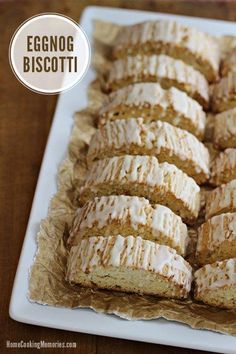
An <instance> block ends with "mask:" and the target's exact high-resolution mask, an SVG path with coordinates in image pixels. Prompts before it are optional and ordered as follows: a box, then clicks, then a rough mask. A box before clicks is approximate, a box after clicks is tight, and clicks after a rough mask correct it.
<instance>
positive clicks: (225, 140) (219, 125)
mask: <svg viewBox="0 0 236 354" xmlns="http://www.w3.org/2000/svg"><path fill="white" fill-rule="evenodd" d="M214 144H215V146H216V147H218V148H221V149H227V148H236V107H235V108H233V109H229V110H228V111H225V112H222V113H219V114H216V116H215V129H214Z"/></svg>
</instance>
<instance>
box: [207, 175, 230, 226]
mask: <svg viewBox="0 0 236 354" xmlns="http://www.w3.org/2000/svg"><path fill="white" fill-rule="evenodd" d="M230 211H231V212H234V211H235V212H236V179H234V180H232V181H230V182H229V183H227V184H222V185H221V186H220V187H218V188H215V189H214V190H213V191H211V192H209V193H208V194H207V196H206V219H209V218H210V217H212V216H214V215H218V214H222V213H228V212H230Z"/></svg>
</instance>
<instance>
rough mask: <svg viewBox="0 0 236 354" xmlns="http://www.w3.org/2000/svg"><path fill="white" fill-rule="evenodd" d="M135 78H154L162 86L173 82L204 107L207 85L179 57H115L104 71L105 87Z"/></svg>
mask: <svg viewBox="0 0 236 354" xmlns="http://www.w3.org/2000/svg"><path fill="white" fill-rule="evenodd" d="M137 82H158V83H160V85H161V86H162V87H163V88H164V89H169V88H170V87H171V86H174V87H176V88H178V89H180V90H182V91H185V92H186V93H187V94H188V95H189V96H191V97H192V98H193V99H195V100H197V101H198V102H199V103H200V104H201V105H202V106H203V107H204V108H206V109H207V108H208V104H209V92H208V90H209V87H208V83H207V81H206V79H205V77H204V76H203V75H202V74H201V73H200V72H199V71H197V70H195V69H194V68H193V67H192V66H190V65H187V64H185V63H184V62H183V61H181V60H177V59H173V58H171V57H169V56H167V55H151V56H147V55H136V56H134V57H131V56H128V57H126V58H125V59H119V60H116V61H115V62H114V63H113V64H112V67H111V70H110V72H109V74H108V79H107V84H106V88H107V90H108V91H115V90H117V89H119V88H122V87H124V86H127V85H129V84H134V83H137Z"/></svg>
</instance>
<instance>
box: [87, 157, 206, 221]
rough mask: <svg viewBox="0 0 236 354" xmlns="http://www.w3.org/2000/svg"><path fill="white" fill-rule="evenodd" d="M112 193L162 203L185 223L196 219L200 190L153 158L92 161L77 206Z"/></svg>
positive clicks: (169, 166) (185, 176) (189, 179)
mask: <svg viewBox="0 0 236 354" xmlns="http://www.w3.org/2000/svg"><path fill="white" fill-rule="evenodd" d="M114 194H117V195H121V194H124V195H136V196H139V197H145V198H147V199H149V200H150V202H151V203H152V204H163V205H165V206H167V207H169V208H170V209H171V210H172V211H173V212H175V213H176V214H177V215H180V216H181V217H182V218H183V220H184V221H185V222H186V223H191V222H193V221H194V220H195V219H196V218H197V216H198V213H199V208H200V188H199V186H198V185H197V184H196V182H195V181H194V179H192V178H191V177H188V176H187V175H186V174H185V173H184V172H182V171H181V170H179V169H178V168H177V167H176V166H174V165H171V164H168V163H167V162H164V163H159V162H158V160H157V158H156V157H154V156H139V155H137V156H131V155H125V156H120V157H117V156H115V157H112V158H106V159H103V160H98V161H95V162H93V163H92V164H91V166H90V168H89V172H88V175H87V178H86V180H85V184H84V186H83V187H82V188H81V189H80V203H82V204H83V203H85V202H86V201H88V200H91V199H93V198H94V197H96V196H97V197H100V196H103V195H104V196H106V195H114Z"/></svg>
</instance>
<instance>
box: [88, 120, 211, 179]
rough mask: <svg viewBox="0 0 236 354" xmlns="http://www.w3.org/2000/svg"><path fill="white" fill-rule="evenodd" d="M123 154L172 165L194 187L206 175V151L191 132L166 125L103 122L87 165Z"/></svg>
mask: <svg viewBox="0 0 236 354" xmlns="http://www.w3.org/2000/svg"><path fill="white" fill-rule="evenodd" d="M126 154H127V155H150V156H156V157H157V158H158V161H159V162H164V161H166V162H169V163H172V164H174V165H176V166H177V167H178V168H180V169H181V170H182V171H184V172H185V173H187V174H188V175H189V176H191V177H193V178H194V179H195V181H196V182H197V183H198V184H201V183H204V182H206V181H207V179H208V178H209V175H210V157H209V152H208V150H207V148H206V147H205V146H204V145H203V144H202V143H201V142H200V141H199V140H198V139H197V138H196V137H195V136H194V135H192V134H191V133H189V132H187V131H186V130H183V129H180V128H176V127H174V126H172V125H171V124H169V123H166V122H161V121H156V122H151V123H146V124H145V123H144V120H143V118H130V119H120V120H116V121H113V122H107V124H106V125H104V126H103V127H100V129H98V130H97V131H96V132H95V134H94V135H93V137H92V139H91V142H90V145H89V150H88V162H89V163H91V161H94V160H97V159H103V158H105V157H112V156H120V155H126Z"/></svg>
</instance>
